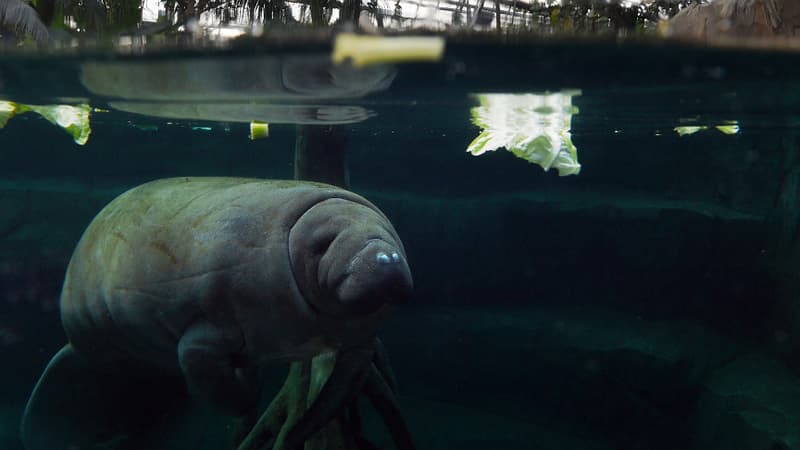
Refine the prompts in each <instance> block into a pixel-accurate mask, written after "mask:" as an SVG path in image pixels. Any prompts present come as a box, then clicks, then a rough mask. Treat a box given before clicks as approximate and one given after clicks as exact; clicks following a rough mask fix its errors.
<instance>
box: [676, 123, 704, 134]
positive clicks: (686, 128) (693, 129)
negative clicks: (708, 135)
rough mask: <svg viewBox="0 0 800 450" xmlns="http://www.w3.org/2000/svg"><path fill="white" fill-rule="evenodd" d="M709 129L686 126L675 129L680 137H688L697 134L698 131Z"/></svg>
mask: <svg viewBox="0 0 800 450" xmlns="http://www.w3.org/2000/svg"><path fill="white" fill-rule="evenodd" d="M707 129H708V127H707V126H705V125H702V126H695V125H691V126H684V127H675V132H676V133H678V136H688V135H690V134H695V133H697V132H698V131H702V130H707Z"/></svg>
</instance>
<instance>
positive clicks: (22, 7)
mask: <svg viewBox="0 0 800 450" xmlns="http://www.w3.org/2000/svg"><path fill="white" fill-rule="evenodd" d="M0 28H3V29H7V30H11V31H13V32H15V33H17V34H20V35H22V36H30V37H31V38H33V39H34V40H36V41H46V40H47V39H48V38H49V33H48V32H47V27H45V25H44V24H43V23H42V21H41V20H39V15H38V14H37V13H36V10H35V9H33V7H31V5H29V4H28V3H27V2H25V1H23V0H2V1H0Z"/></svg>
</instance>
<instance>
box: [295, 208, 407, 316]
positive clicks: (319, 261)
mask: <svg viewBox="0 0 800 450" xmlns="http://www.w3.org/2000/svg"><path fill="white" fill-rule="evenodd" d="M289 255H290V259H291V263H292V270H293V272H294V276H295V280H296V281H297V286H298V287H299V288H300V291H301V292H302V294H303V296H304V297H305V298H306V300H307V301H308V303H309V304H310V305H311V307H312V308H314V309H315V310H317V311H318V312H320V313H321V314H326V315H332V316H345V315H346V316H352V315H365V314H370V313H372V312H375V311H377V310H379V309H380V308H381V307H383V306H384V305H392V304H399V303H405V302H407V301H408V300H409V299H410V298H411V294H412V290H413V282H412V280H411V271H410V269H409V268H408V263H407V261H406V254H405V251H404V250H403V244H402V243H401V242H400V238H398V236H397V233H396V232H395V230H394V228H393V227H392V225H391V223H389V221H388V220H387V219H386V217H385V216H384V215H383V214H381V213H380V211H378V210H377V209H375V207H374V206H368V205H367V204H362V203H357V202H354V201H351V200H347V199H342V198H331V199H327V200H324V201H322V202H320V203H317V204H316V205H314V206H312V207H311V208H310V209H308V211H306V212H305V213H304V214H303V215H302V216H301V217H300V219H299V220H298V221H297V223H296V224H295V225H294V226H293V227H292V229H291V231H290V233H289Z"/></svg>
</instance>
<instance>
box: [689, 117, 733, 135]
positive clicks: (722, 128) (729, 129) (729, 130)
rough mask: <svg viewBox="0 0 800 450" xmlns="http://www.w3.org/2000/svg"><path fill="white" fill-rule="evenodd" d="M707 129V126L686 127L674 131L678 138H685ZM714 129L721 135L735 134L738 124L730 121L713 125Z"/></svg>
mask: <svg viewBox="0 0 800 450" xmlns="http://www.w3.org/2000/svg"><path fill="white" fill-rule="evenodd" d="M709 128H710V127H709V126H708V125H686V126H678V127H675V128H674V130H675V132H676V133H678V135H679V136H687V135H690V134H695V133H697V132H698V131H705V130H708V129H709ZM714 128H715V129H717V131H719V132H720V133H723V134H728V135H731V134H737V133H738V132H739V122H737V121H735V120H732V121H729V122H725V123H722V124H719V125H714Z"/></svg>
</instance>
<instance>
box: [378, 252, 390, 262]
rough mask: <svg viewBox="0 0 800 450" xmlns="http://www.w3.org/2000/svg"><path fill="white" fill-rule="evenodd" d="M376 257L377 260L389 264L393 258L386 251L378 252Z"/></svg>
mask: <svg viewBox="0 0 800 450" xmlns="http://www.w3.org/2000/svg"><path fill="white" fill-rule="evenodd" d="M375 259H376V260H377V261H378V262H379V263H380V264H389V263H390V262H391V261H392V260H391V259H389V255H387V254H386V253H384V252H378V253H377V254H376V255H375Z"/></svg>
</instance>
